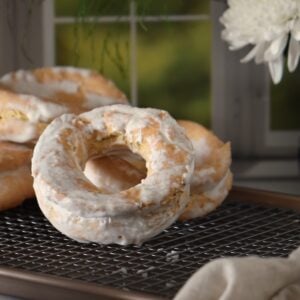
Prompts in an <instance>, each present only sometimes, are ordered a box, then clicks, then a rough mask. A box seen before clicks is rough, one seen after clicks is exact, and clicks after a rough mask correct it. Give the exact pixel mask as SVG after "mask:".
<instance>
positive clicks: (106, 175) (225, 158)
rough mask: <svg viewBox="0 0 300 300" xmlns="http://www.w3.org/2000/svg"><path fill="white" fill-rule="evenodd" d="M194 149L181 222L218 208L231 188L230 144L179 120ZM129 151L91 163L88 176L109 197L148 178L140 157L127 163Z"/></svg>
mask: <svg viewBox="0 0 300 300" xmlns="http://www.w3.org/2000/svg"><path fill="white" fill-rule="evenodd" d="M178 124H179V125H180V126H181V127H182V128H184V130H185V131H186V134H187V136H188V137H189V139H190V140H191V142H192V144H193V147H194V150H195V152H194V155H195V169H194V172H193V176H192V177H191V183H190V185H191V190H190V201H189V202H188V205H187V207H186V209H185V210H184V212H183V213H182V214H181V215H180V216H179V219H180V220H182V221H183V220H187V219H192V218H196V217H200V216H204V215H206V214H208V213H209V212H211V211H212V210H214V209H215V208H216V207H217V206H219V205H220V204H221V203H222V202H223V200H224V199H225V198H226V196H227V194H228V191H229V190H230V188H231V185H232V173H231V171H230V165H231V151H230V144H229V143H226V144H224V143H223V142H222V141H220V140H219V139H218V138H217V137H216V136H215V135H214V134H213V133H212V132H211V131H209V130H207V129H206V128H204V127H203V126H201V125H200V124H197V123H195V122H191V121H186V120H180V121H178ZM127 156H128V151H126V150H123V151H122V152H119V153H118V156H110V157H102V158H100V159H94V160H90V161H89V162H88V163H87V164H86V167H85V171H84V172H85V175H86V176H87V177H88V178H89V179H90V180H91V181H92V182H93V184H95V185H96V186H97V187H99V188H103V189H105V191H106V193H112V192H117V191H121V190H122V189H125V188H129V187H130V186H133V185H136V184H138V183H139V182H140V181H141V180H142V179H143V178H144V177H145V175H146V172H145V170H144V169H143V168H142V167H141V164H139V165H137V164H136V163H135V164H134V163H133V162H134V161H136V162H138V161H140V159H139V158H138V157H136V158H134V160H133V159H131V160H129V161H128V159H127Z"/></svg>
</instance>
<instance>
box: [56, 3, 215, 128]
mask: <svg viewBox="0 0 300 300" xmlns="http://www.w3.org/2000/svg"><path fill="white" fill-rule="evenodd" d="M80 3H81V4H84V3H85V1H82V0H81V1H72V2H71V1H62V0H59V1H56V2H55V18H54V21H55V24H56V30H55V32H56V39H55V40H56V63H57V64H59V65H68V64H72V65H74V64H75V65H78V66H82V67H89V68H96V69H98V70H99V71H100V72H102V73H104V74H105V75H106V76H108V77H110V78H113V80H114V81H116V82H117V84H118V86H120V87H121V88H122V89H123V90H124V91H125V92H126V94H127V95H129V97H130V99H131V101H132V103H133V104H135V105H139V106H141V107H158V108H162V109H166V110H168V111H169V112H170V113H171V114H172V115H173V116H174V117H176V118H188V119H192V120H195V121H198V122H201V123H202V124H205V125H206V126H210V122H211V118H210V115H211V110H210V103H211V101H210V98H211V96H210V53H211V20H210V15H209V1H208V0H206V1H197V0H190V1H183V0H166V1H164V4H162V3H159V2H158V1H140V0H132V1H122V2H121V1H111V2H110V3H113V4H112V5H111V7H110V9H108V8H107V7H106V5H107V4H108V3H109V1H107V0H98V1H87V2H86V3H87V4H90V3H94V4H95V3H96V4H97V7H96V6H94V7H90V8H88V7H85V9H86V12H85V13H86V14H87V15H89V12H90V11H91V12H93V15H90V16H86V17H85V18H84V19H82V20H83V22H80V19H78V18H76V17H74V12H75V11H78V7H79V6H78V5H79V4H80ZM143 3H146V4H147V3H148V6H147V5H146V4H143ZM80 9H82V10H84V7H81V8H80ZM74 37H75V38H74ZM74 41H75V43H77V44H75V43H74ZM74 49H75V51H74ZM76 51H77V53H76ZM104 58H105V59H104Z"/></svg>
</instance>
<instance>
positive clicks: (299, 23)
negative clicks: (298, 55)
mask: <svg viewBox="0 0 300 300" xmlns="http://www.w3.org/2000/svg"><path fill="white" fill-rule="evenodd" d="M291 33H292V34H291V35H292V37H293V38H294V39H295V40H296V41H300V19H297V20H296V21H295V23H294V26H293V29H292V31H291Z"/></svg>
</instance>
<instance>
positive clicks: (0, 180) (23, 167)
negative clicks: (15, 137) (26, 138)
mask: <svg viewBox="0 0 300 300" xmlns="http://www.w3.org/2000/svg"><path fill="white" fill-rule="evenodd" d="M31 156H32V149H30V148H27V147H26V146H22V145H18V144H13V143H7V142H1V143H0V186H1V189H0V211H2V210H5V209H9V208H13V207H15V206H18V205H20V204H21V203H22V202H23V201H24V200H25V199H27V198H32V197H34V190H33V186H32V185H33V178H32V177H31V172H30V161H31Z"/></svg>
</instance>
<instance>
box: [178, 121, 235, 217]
mask: <svg viewBox="0 0 300 300" xmlns="http://www.w3.org/2000/svg"><path fill="white" fill-rule="evenodd" d="M178 124H179V125H180V126H182V127H183V128H184V129H185V131H186V135H187V136H188V138H189V139H190V140H191V142H192V144H193V147H194V149H195V170H194V173H193V176H192V179H191V196H190V201H189V203H188V205H187V207H186V209H185V211H184V213H183V214H182V215H181V216H180V217H179V220H181V221H183V220H186V219H192V218H196V217H200V216H204V215H206V214H207V213H209V212H211V211H213V210H214V209H215V208H216V207H217V206H219V205H220V204H221V203H222V202H223V200H224V199H225V198H226V196H227V194H228V191H229V190H230V189H231V186H232V173H231V171H230V169H229V168H230V165H231V149H230V143H226V144H224V143H223V142H222V141H221V140H219V139H218V138H217V137H216V136H215V135H214V134H213V133H212V132H211V131H209V130H207V129H206V128H205V127H203V126H201V125H200V124H197V123H195V122H191V121H186V120H179V121H178Z"/></svg>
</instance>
